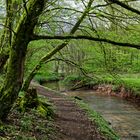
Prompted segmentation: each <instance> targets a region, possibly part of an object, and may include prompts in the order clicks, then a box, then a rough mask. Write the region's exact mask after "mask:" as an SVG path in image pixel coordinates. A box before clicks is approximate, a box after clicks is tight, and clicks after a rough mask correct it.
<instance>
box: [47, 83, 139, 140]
mask: <svg viewBox="0 0 140 140" xmlns="http://www.w3.org/2000/svg"><path fill="white" fill-rule="evenodd" d="M47 87H49V88H52V89H55V90H60V86H59V85H58V84H57V83H55V84H54V83H50V84H49V85H47ZM66 94H67V95H68V96H78V97H80V98H82V99H83V100H84V102H86V103H87V104H88V105H89V106H90V107H91V108H93V109H94V110H96V111H97V112H99V113H100V114H101V115H102V116H103V117H104V118H105V120H107V121H108V122H109V124H110V126H111V127H112V128H113V129H114V130H115V131H116V132H117V133H118V134H119V135H120V137H121V140H140V109H139V108H138V107H137V106H135V105H134V104H131V103H130V102H128V101H126V100H123V99H121V98H118V97H113V96H105V95H101V94H99V93H97V92H95V91H92V90H80V91H70V92H66Z"/></svg>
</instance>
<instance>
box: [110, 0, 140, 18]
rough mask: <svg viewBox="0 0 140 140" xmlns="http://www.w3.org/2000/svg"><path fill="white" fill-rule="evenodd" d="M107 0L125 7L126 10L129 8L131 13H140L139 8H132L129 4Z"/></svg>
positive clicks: (116, 0)
mask: <svg viewBox="0 0 140 140" xmlns="http://www.w3.org/2000/svg"><path fill="white" fill-rule="evenodd" d="M108 1H109V2H112V3H116V4H117V5H119V6H121V7H123V8H125V9H127V10H129V11H131V12H133V13H136V14H138V15H140V11H139V10H137V9H134V8H132V7H130V6H129V5H126V4H125V3H123V2H120V1H119V0H108Z"/></svg>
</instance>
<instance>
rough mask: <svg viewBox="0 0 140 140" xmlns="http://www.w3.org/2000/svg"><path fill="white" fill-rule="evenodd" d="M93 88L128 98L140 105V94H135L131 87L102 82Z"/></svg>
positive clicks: (105, 93) (99, 91)
mask: <svg viewBox="0 0 140 140" xmlns="http://www.w3.org/2000/svg"><path fill="white" fill-rule="evenodd" d="M93 89H94V90H95V91H96V92H98V93H99V94H103V95H107V96H115V97H119V98H123V99H124V100H128V101H130V102H131V103H134V104H136V105H137V106H140V96H139V95H138V94H134V93H133V91H132V90H131V89H127V88H125V87H124V86H114V85H111V84H100V85H96V86H93Z"/></svg>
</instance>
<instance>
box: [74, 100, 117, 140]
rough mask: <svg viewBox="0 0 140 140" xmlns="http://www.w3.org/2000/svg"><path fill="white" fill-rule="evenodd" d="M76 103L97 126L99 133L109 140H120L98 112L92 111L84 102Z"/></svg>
mask: <svg viewBox="0 0 140 140" xmlns="http://www.w3.org/2000/svg"><path fill="white" fill-rule="evenodd" d="M76 103H77V104H78V105H79V106H80V107H81V108H82V109H84V110H85V111H86V113H87V115H88V117H89V118H90V119H91V120H92V121H93V122H94V123H95V124H96V126H97V128H98V130H99V132H100V133H101V134H103V136H104V137H105V138H106V139H108V140H120V138H119V136H118V134H116V133H115V131H114V130H113V129H112V128H110V126H109V123H108V122H107V121H106V120H105V119H104V118H103V117H102V116H101V115H100V114H99V113H97V112H96V111H94V110H93V109H90V107H89V106H88V105H87V104H86V103H84V102H83V101H79V100H76Z"/></svg>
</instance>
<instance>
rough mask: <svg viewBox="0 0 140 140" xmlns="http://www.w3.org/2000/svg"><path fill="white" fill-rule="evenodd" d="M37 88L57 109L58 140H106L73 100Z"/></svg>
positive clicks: (41, 87) (39, 87)
mask: <svg viewBox="0 0 140 140" xmlns="http://www.w3.org/2000/svg"><path fill="white" fill-rule="evenodd" d="M35 87H36V88H37V90H38V93H40V94H42V95H45V96H47V97H48V98H49V100H50V101H51V102H52V103H53V104H54V105H55V107H56V116H55V119H54V122H55V125H56V128H57V129H58V136H57V140H105V139H104V138H103V137H102V136H101V135H100V134H99V132H98V131H97V128H96V126H95V124H93V122H91V121H90V120H89V119H88V117H87V115H86V113H85V112H84V111H83V110H82V109H80V108H79V107H78V106H77V105H76V104H75V102H74V101H73V100H71V99H68V98H66V97H65V96H62V95H59V94H58V95H57V94H56V93H52V92H48V91H47V90H46V89H45V88H44V87H43V86H35Z"/></svg>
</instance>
